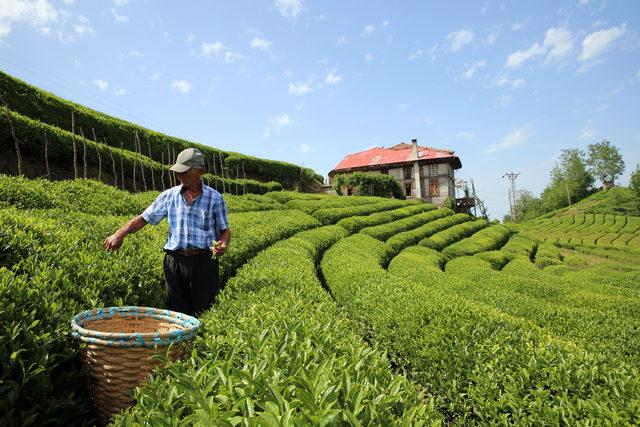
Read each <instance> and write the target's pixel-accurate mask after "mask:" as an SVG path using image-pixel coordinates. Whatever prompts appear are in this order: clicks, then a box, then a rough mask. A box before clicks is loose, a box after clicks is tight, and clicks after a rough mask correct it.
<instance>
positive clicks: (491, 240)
mask: <svg viewBox="0 0 640 427" xmlns="http://www.w3.org/2000/svg"><path fill="white" fill-rule="evenodd" d="M482 221H484V220H482ZM510 234H511V232H510V231H509V229H508V228H507V227H505V226H504V225H492V226H489V227H487V228H483V229H482V230H480V231H478V232H477V233H474V234H473V235H471V236H470V237H467V238H465V239H462V240H459V241H457V242H455V243H453V244H451V245H449V246H447V247H445V248H444V249H443V250H442V255H444V256H445V257H446V258H447V259H451V258H456V257H460V256H467V255H474V254H477V253H479V252H486V251H491V250H497V249H500V248H501V247H502V246H503V245H504V244H505V243H507V241H508V240H509V235H510Z"/></svg>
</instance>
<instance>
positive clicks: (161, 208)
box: [142, 191, 167, 225]
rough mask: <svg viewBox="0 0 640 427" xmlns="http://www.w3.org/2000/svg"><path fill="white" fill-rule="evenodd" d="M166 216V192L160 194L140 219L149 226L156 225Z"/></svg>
mask: <svg viewBox="0 0 640 427" xmlns="http://www.w3.org/2000/svg"><path fill="white" fill-rule="evenodd" d="M166 216H167V192H166V191H165V192H163V193H161V194H160V195H159V196H158V197H157V198H156V200H155V201H154V202H153V203H152V204H151V206H149V207H148V208H147V209H145V210H144V212H142V218H144V220H145V221H147V222H148V223H149V224H151V225H158V223H159V222H160V221H162V218H164V217H166Z"/></svg>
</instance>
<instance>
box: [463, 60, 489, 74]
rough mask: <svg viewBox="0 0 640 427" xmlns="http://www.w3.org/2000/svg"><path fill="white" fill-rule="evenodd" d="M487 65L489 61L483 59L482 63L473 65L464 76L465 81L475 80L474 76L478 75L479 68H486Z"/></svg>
mask: <svg viewBox="0 0 640 427" xmlns="http://www.w3.org/2000/svg"><path fill="white" fill-rule="evenodd" d="M485 65H487V60H486V59H483V60H482V61H478V62H476V63H475V64H471V66H470V67H469V68H468V69H467V71H465V72H464V73H463V74H462V77H463V78H465V79H471V78H473V75H474V74H475V73H476V70H477V69H478V68H481V67H484V66H485Z"/></svg>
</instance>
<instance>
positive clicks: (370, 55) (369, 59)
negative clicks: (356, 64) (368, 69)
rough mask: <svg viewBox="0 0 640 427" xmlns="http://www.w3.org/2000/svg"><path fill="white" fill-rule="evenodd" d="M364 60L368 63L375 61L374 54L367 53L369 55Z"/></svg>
mask: <svg viewBox="0 0 640 427" xmlns="http://www.w3.org/2000/svg"><path fill="white" fill-rule="evenodd" d="M364 60H365V61H367V62H371V61H373V54H372V53H371V52H367V54H366V55H365V56H364Z"/></svg>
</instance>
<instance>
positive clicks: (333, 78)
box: [324, 73, 342, 85]
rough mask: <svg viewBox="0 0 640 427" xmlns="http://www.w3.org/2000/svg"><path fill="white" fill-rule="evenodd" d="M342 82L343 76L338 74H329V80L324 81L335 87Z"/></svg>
mask: <svg viewBox="0 0 640 427" xmlns="http://www.w3.org/2000/svg"><path fill="white" fill-rule="evenodd" d="M341 81H342V76H339V75H338V74H333V73H329V75H328V76H327V78H325V79H324V82H325V83H326V84H328V85H335V84H338V83H340V82H341Z"/></svg>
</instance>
